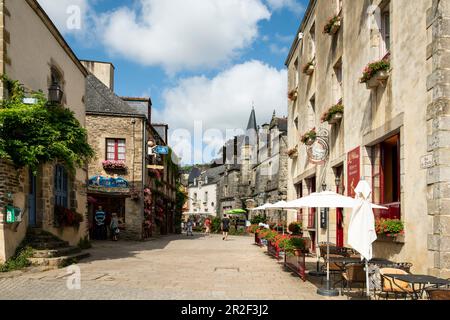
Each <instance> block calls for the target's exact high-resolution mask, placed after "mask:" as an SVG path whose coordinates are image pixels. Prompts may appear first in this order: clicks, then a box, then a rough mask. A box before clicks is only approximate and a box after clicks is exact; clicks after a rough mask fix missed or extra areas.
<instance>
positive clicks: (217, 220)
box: [211, 217, 222, 233]
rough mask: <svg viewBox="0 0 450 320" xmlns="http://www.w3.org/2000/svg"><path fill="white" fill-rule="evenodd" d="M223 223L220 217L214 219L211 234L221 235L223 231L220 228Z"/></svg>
mask: <svg viewBox="0 0 450 320" xmlns="http://www.w3.org/2000/svg"><path fill="white" fill-rule="evenodd" d="M221 223H222V220H221V219H220V218H219V217H216V218H214V219H213V221H212V224H211V232H213V233H220V232H221V231H222V230H221V228H220V224H221Z"/></svg>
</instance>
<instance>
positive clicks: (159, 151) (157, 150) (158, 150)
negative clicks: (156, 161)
mask: <svg viewBox="0 0 450 320" xmlns="http://www.w3.org/2000/svg"><path fill="white" fill-rule="evenodd" d="M153 151H154V152H155V153H156V154H163V155H164V154H169V147H165V146H156V147H155V148H154V149H153Z"/></svg>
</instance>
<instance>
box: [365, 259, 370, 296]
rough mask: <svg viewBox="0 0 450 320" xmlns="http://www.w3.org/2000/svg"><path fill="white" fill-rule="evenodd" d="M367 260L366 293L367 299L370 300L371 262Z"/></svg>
mask: <svg viewBox="0 0 450 320" xmlns="http://www.w3.org/2000/svg"><path fill="white" fill-rule="evenodd" d="M365 260H366V287H367V288H366V292H367V297H368V298H369V299H370V288H369V262H368V261H367V259H365Z"/></svg>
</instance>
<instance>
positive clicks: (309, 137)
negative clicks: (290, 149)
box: [300, 128, 317, 146]
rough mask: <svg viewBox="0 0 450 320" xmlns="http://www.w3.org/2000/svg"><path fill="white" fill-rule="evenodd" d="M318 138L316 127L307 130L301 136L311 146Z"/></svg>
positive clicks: (302, 140) (303, 141)
mask: <svg viewBox="0 0 450 320" xmlns="http://www.w3.org/2000/svg"><path fill="white" fill-rule="evenodd" d="M316 138H317V131H316V128H314V129H312V130H310V131H308V132H306V133H305V134H304V135H303V136H302V137H301V138H300V140H301V142H302V143H303V144H306V145H307V146H310V145H312V144H313V143H314V141H316Z"/></svg>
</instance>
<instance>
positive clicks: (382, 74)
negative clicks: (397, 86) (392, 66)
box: [366, 71, 389, 89]
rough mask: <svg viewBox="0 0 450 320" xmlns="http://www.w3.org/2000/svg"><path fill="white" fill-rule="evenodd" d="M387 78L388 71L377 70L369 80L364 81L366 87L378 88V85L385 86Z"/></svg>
mask: <svg viewBox="0 0 450 320" xmlns="http://www.w3.org/2000/svg"><path fill="white" fill-rule="evenodd" d="M388 78H389V71H378V72H377V73H376V74H375V75H374V76H373V77H372V78H371V79H370V80H369V81H367V82H366V87H367V89H374V88H378V87H379V86H380V85H381V86H385V85H386V81H387V79H388Z"/></svg>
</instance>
